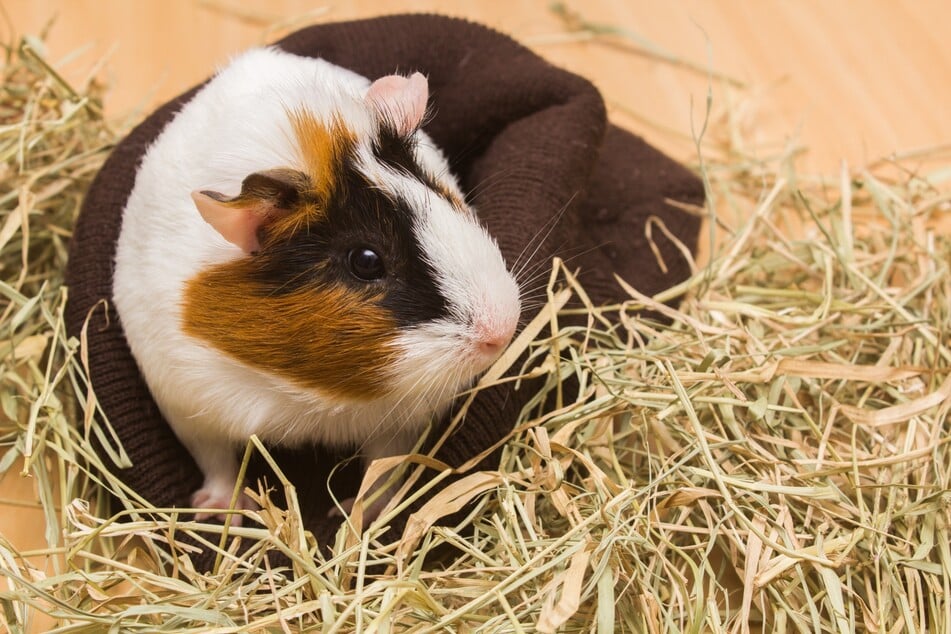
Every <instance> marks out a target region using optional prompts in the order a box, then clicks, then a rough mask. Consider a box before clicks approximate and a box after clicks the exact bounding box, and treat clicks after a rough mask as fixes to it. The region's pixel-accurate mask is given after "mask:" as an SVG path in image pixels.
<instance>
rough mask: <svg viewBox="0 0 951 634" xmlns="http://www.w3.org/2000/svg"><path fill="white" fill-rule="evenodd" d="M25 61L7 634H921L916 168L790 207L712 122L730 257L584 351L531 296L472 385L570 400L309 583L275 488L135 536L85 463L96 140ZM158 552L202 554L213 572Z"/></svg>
mask: <svg viewBox="0 0 951 634" xmlns="http://www.w3.org/2000/svg"><path fill="white" fill-rule="evenodd" d="M40 50H41V49H40V46H39V45H37V44H36V43H30V42H24V43H22V44H20V45H19V46H17V47H16V48H15V49H8V50H7V51H6V54H7V59H6V63H5V65H4V68H3V71H2V72H3V79H4V82H3V93H2V103H0V153H2V155H3V161H2V163H0V170H2V171H0V180H2V186H0V214H2V216H0V268H2V281H0V294H2V295H3V298H4V304H3V309H2V322H0V323H2V331H3V338H2V341H0V360H2V364H3V366H2V393H0V405H2V410H3V417H2V418H0V443H2V444H0V471H4V472H7V473H6V478H16V477H20V476H19V475H18V474H17V472H20V473H22V474H24V475H30V476H32V477H33V478H34V479H35V481H36V483H37V485H38V490H39V492H40V501H41V502H42V505H43V508H44V510H45V517H46V523H47V529H46V531H47V539H48V543H49V546H48V548H47V549H45V550H43V551H42V552H21V551H19V550H18V549H17V545H16V544H11V543H9V542H8V541H7V540H6V539H5V538H3V537H0V576H2V577H3V579H2V581H0V624H2V626H3V627H4V628H6V629H7V630H9V631H12V632H20V631H27V630H29V629H30V628H31V627H36V619H37V618H38V613H45V614H46V615H47V616H46V617H44V618H46V619H47V620H46V621H43V622H44V623H46V622H48V620H49V618H50V617H52V619H53V620H54V621H55V623H56V625H57V627H58V628H59V629H57V630H56V631H62V632H100V631H107V630H110V631H117V632H118V631H122V632H138V631H141V632H236V631H263V630H267V631H275V632H276V631H298V630H303V629H308V630H311V631H320V632H350V631H366V632H396V631H400V632H403V631H412V632H447V631H448V632H472V631H485V632H535V631H537V632H554V631H564V632H575V631H577V632H581V631H584V632H593V631H597V632H615V631H616V632H649V633H653V632H731V633H732V632H747V631H761V630H762V631H790V632H852V631H869V632H899V631H900V632H942V631H949V630H951V601H949V597H951V547H949V544H951V538H949V534H948V525H949V514H948V513H949V511H948V509H949V507H951V493H949V492H948V484H949V477H951V459H949V447H948V440H949V437H951V436H949V430H948V410H949V407H951V378H949V368H951V347H949V333H951V288H949V286H951V281H949V280H951V277H949V271H948V267H949V261H951V240H949V239H948V236H947V231H946V230H945V231H944V232H941V231H938V230H936V229H935V226H936V225H935V224H934V223H935V222H936V221H937V220H939V219H940V217H941V216H944V217H945V218H946V217H947V216H948V215H949V214H951V209H949V207H951V196H949V194H948V188H947V187H946V180H945V179H947V177H948V171H947V169H945V170H944V171H943V172H942V171H940V170H937V171H932V172H929V173H925V172H920V173H919V172H915V171H907V170H903V169H900V168H901V165H898V166H897V167H896V165H895V164H892V163H886V164H882V165H881V166H879V168H880V169H879V170H877V171H876V172H875V173H872V172H870V171H863V170H859V171H854V172H849V171H847V170H846V169H844V168H843V171H842V173H841V175H840V176H839V177H837V178H835V179H831V180H829V181H823V180H806V179H804V178H802V177H799V176H797V175H796V174H795V172H794V171H792V170H791V167H790V166H791V160H790V157H791V156H792V154H793V152H792V151H786V152H782V153H779V154H778V155H777V156H776V157H774V158H772V159H770V160H765V161H753V160H751V159H749V158H748V157H747V156H746V155H745V154H744V153H743V152H742V148H740V147H738V146H737V145H736V143H735V141H736V139H737V138H738V137H737V135H736V134H735V132H736V130H735V129H734V128H731V127H730V126H728V125H721V124H719V123H718V122H717V121H714V122H713V124H712V126H711V130H717V129H721V130H724V134H723V136H724V139H722V140H719V139H713V138H708V139H707V140H706V144H705V147H706V148H708V149H707V150H705V152H706V154H705V161H704V164H703V174H704V176H705V178H706V180H707V182H708V184H709V188H710V194H711V198H712V199H713V200H714V201H716V202H717V204H716V208H717V209H719V212H720V213H719V218H718V221H717V222H716V223H713V226H714V228H715V229H716V228H717V227H719V229H717V230H718V231H720V232H723V230H724V229H726V232H727V233H728V234H729V236H728V238H727V239H726V240H725V243H724V244H723V246H722V248H718V249H717V250H716V251H715V253H716V255H715V256H714V257H713V258H711V260H710V262H709V264H707V265H705V266H703V267H702V268H698V269H697V270H696V272H695V274H694V275H693V276H692V277H691V278H690V279H689V280H688V281H686V282H685V283H684V284H682V285H681V286H680V287H678V288H676V289H672V290H671V291H669V292H667V293H665V294H664V295H663V296H662V297H654V298H650V297H644V296H642V295H640V294H639V293H638V292H637V291H636V290H634V289H630V295H631V299H630V301H628V302H626V303H625V304H624V305H621V306H612V307H606V308H601V307H593V306H588V308H587V309H586V310H585V311H584V314H585V315H586V316H587V326H585V327H577V326H572V327H567V326H565V327H559V317H560V315H562V314H563V313H559V312H558V311H557V310H556V309H557V308H558V307H559V306H562V305H564V302H565V300H566V299H567V298H568V297H569V296H572V295H573V296H575V297H576V298H581V299H582V300H584V293H583V289H581V288H579V287H578V286H577V285H576V284H575V283H574V282H573V280H572V278H571V275H570V274H569V272H567V271H565V270H563V269H562V268H561V267H558V269H557V271H556V274H555V275H553V277H552V284H551V291H550V302H549V305H548V307H547V308H546V309H545V310H544V311H543V312H542V313H541V314H540V316H539V317H538V318H537V319H536V320H535V321H534V322H533V324H532V327H531V331H530V333H529V335H526V336H524V337H522V338H520V339H519V341H518V342H516V344H515V346H514V347H513V353H512V354H510V355H509V356H508V357H506V359H503V361H502V362H500V365H499V366H497V367H496V368H495V369H494V371H493V375H492V376H490V377H488V378H487V379H486V380H487V381H490V380H493V379H494V378H495V377H497V376H499V375H500V374H499V373H500V371H501V370H502V369H504V367H505V365H506V364H507V363H510V362H511V361H510V360H511V359H513V358H515V357H516V356H517V353H518V352H520V351H521V350H524V349H527V350H529V351H530V353H531V356H532V359H533V360H534V361H535V362H536V363H537V369H534V370H526V371H530V372H533V373H537V374H542V375H543V376H545V377H547V382H546V385H545V387H544V388H543V390H542V393H540V394H539V395H538V396H537V398H536V399H535V401H533V403H540V402H542V401H544V400H545V397H546V395H547V394H549V393H551V392H555V393H558V390H559V385H560V382H561V380H562V379H564V378H566V377H568V376H574V377H576V378H577V380H578V381H579V382H580V385H581V386H582V394H583V398H582V399H580V400H579V401H578V402H559V403H558V406H557V408H556V409H555V410H554V411H548V412H543V411H540V410H539V409H538V408H537V407H536V406H535V405H530V406H529V407H527V408H526V409H525V411H524V412H523V415H522V417H521V419H520V420H519V421H518V423H517V425H516V426H515V428H514V429H513V431H512V434H511V435H510V437H509V438H508V439H507V441H506V443H505V446H504V456H503V459H502V462H501V464H500V465H499V469H498V470H497V471H489V472H477V471H472V470H471V469H462V471H463V472H464V473H463V475H464V477H463V478H462V479H461V480H460V481H458V482H457V483H455V484H453V485H452V486H450V487H448V488H445V489H443V490H439V481H440V480H441V477H436V478H434V479H432V480H431V481H430V482H427V483H426V484H425V485H423V484H422V483H420V482H417V483H416V486H414V487H413V488H412V489H409V490H407V491H404V499H408V498H411V497H413V496H415V495H417V491H418V490H420V489H422V488H433V489H434V490H436V491H438V492H437V493H436V495H435V497H434V498H432V501H431V502H429V503H428V504H426V505H425V506H424V507H423V509H422V510H421V511H420V512H419V513H417V514H416V515H415V516H414V517H413V519H412V520H411V521H410V523H409V525H408V527H407V530H406V534H405V535H404V537H403V540H402V541H401V542H400V543H399V544H397V545H394V546H386V545H382V544H380V543H379V542H378V541H377V539H376V537H375V536H376V535H378V534H379V532H378V531H379V528H378V525H371V526H369V527H368V528H367V530H365V531H362V532H357V531H355V530H353V527H352V526H345V527H343V528H342V529H341V531H340V532H339V534H338V536H337V541H336V543H335V545H334V548H333V556H330V557H327V556H325V555H323V554H322V552H321V551H320V550H319V549H318V546H317V545H316V544H315V543H314V541H313V539H312V538H311V536H310V535H309V534H308V533H306V532H304V531H303V529H302V528H301V522H300V517H299V513H298V511H297V509H296V507H295V505H294V496H293V491H292V490H290V493H291V495H289V496H288V497H289V499H290V500H291V508H290V509H289V510H283V509H279V508H275V507H274V506H273V505H271V504H270V503H269V501H268V500H267V499H266V496H265V497H262V498H261V501H262V503H263V509H262V510H261V511H260V512H258V513H256V515H257V517H258V519H259V520H260V521H261V524H263V526H264V527H263V528H260V527H255V528H249V527H248V526H260V525H255V524H253V523H251V522H245V527H243V528H232V529H230V531H229V532H228V534H227V535H222V533H221V531H222V529H221V528H215V527H212V526H208V525H202V524H198V523H195V522H193V521H192V520H191V518H190V516H189V515H188V514H185V513H182V514H177V513H175V512H172V511H171V510H169V509H149V508H148V507H147V505H145V504H144V502H143V501H142V500H140V499H138V498H137V497H136V496H135V494H134V493H133V492H131V491H128V490H126V489H125V488H124V486H123V485H122V483H121V482H119V481H118V480H117V479H116V478H115V477H114V476H113V475H111V474H110V473H109V471H108V469H107V468H106V466H105V464H104V463H103V461H100V459H99V458H97V457H96V456H95V455H93V454H92V453H91V452H90V450H89V444H88V442H87V439H88V438H89V437H90V436H92V435H96V434H104V435H109V434H110V431H109V428H108V425H107V423H106V421H105V419H104V418H103V416H102V414H101V412H100V411H98V410H97V409H96V402H95V396H94V394H92V393H91V392H90V391H89V387H88V383H87V380H86V378H85V376H86V373H85V371H84V369H83V367H84V364H85V363H86V359H84V358H83V357H82V354H81V348H80V347H79V342H77V341H75V340H70V339H68V338H67V337H66V336H65V331H64V327H63V319H62V312H63V303H64V300H65V297H66V293H67V290H66V289H65V288H63V285H62V271H63V265H64V261H65V253H66V244H67V242H68V239H69V235H70V228H71V226H72V224H73V222H74V220H75V217H76V213H77V210H78V207H79V204H80V199H81V196H82V192H83V190H84V188H85V186H86V185H87V184H88V182H89V180H90V178H91V176H92V175H93V173H94V172H95V170H96V169H97V167H98V166H99V165H100V164H101V162H102V160H103V159H104V157H105V156H106V154H107V153H108V150H109V148H110V144H111V143H113V142H114V140H115V138H116V135H115V134H114V133H113V132H112V131H111V130H110V129H109V127H108V126H107V125H106V123H105V122H104V121H103V119H102V116H101V111H100V108H99V106H98V94H99V93H98V89H97V87H96V86H95V85H94V84H87V85H85V86H82V87H81V88H73V87H70V86H69V85H67V84H66V83H65V82H63V81H62V80H61V79H60V78H59V77H58V76H57V75H56V73H55V72H54V71H53V70H52V69H51V68H50V67H49V66H48V65H47V64H46V63H45V62H44V61H43V57H42V55H41V53H40ZM711 134H712V133H711ZM945 158H946V157H945ZM946 164H947V163H945V165H946ZM886 174H891V175H892V176H890V177H888V176H886ZM740 217H742V218H745V219H746V220H744V221H742V223H737V224H736V228H735V231H732V232H731V231H729V225H730V223H731V222H732V220H729V219H732V218H740ZM945 227H947V224H945ZM651 230H652V231H654V232H656V231H662V230H663V227H660V226H657V225H652V228H651ZM676 297H682V298H683V302H682V304H681V305H680V308H679V309H674V308H670V307H668V306H667V305H665V303H664V302H665V301H667V300H670V299H673V298H676ZM644 308H647V309H651V310H654V311H656V312H658V313H661V314H663V315H664V316H665V317H666V318H667V319H669V320H670V323H669V324H660V323H653V322H650V321H645V320H642V319H639V318H638V316H637V314H638V311H639V310H641V309H644ZM573 323H574V322H573ZM250 450H251V451H263V448H261V447H260V446H258V445H257V444H256V443H252V445H251V446H250ZM114 459H115V460H116V461H120V462H121V461H122V460H124V459H125V458H124V456H123V455H121V454H117V455H116V456H114ZM107 462H108V461H107ZM419 462H423V463H426V464H430V466H433V464H434V463H433V461H432V460H426V459H423V458H420V459H419ZM436 466H437V467H438V465H436ZM288 486H289V485H288ZM106 490H108V491H111V492H112V493H114V494H116V495H118V496H119V497H120V498H121V500H122V503H121V505H120V506H121V507H120V508H119V509H111V510H110V509H109V508H108V507H107V506H106V504H105V497H106V496H105V495H104V491H106ZM8 508H9V507H6V508H5V510H4V511H3V512H9V510H7V509H8ZM456 508H459V509H466V511H467V516H466V519H465V520H464V521H462V522H461V523H460V524H458V525H452V526H439V525H438V520H439V518H440V517H442V516H443V515H444V514H446V513H447V512H448V511H451V510H453V509H456ZM398 510H399V508H398V507H397V508H395V509H393V510H392V511H391V512H390V513H385V514H384V516H383V518H382V523H385V521H386V519H387V518H388V517H390V516H391V514H392V513H393V512H397V511H398ZM144 511H148V512H147V513H146V512H144ZM353 519H354V524H358V523H359V520H358V518H353ZM186 533H187V534H192V535H195V536H198V537H199V538H200V539H202V540H204V541H205V542H206V543H207V544H208V545H209V547H211V548H214V549H216V550H217V551H218V552H219V557H218V565H217V567H216V570H215V572H214V573H213V574H200V573H198V572H196V571H195V570H194V568H193V567H192V564H191V559H190V551H189V550H188V548H187V547H186V546H184V545H182V544H180V543H178V540H179V538H180V536H181V535H183V534H186ZM236 539H241V540H243V541H244V542H245V543H247V542H249V541H250V542H252V543H253V545H252V546H251V547H250V548H249V549H248V550H247V551H246V552H244V553H243V554H241V555H238V554H236V552H237V550H236V548H235V544H236V542H235V540H236ZM273 550H278V551H281V552H283V553H284V554H285V555H287V556H288V557H289V558H290V560H291V561H292V562H293V566H292V569H275V568H272V567H271V566H269V564H268V560H267V558H266V554H267V552H269V551H273Z"/></svg>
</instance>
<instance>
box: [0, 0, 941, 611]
mask: <svg viewBox="0 0 951 634" xmlns="http://www.w3.org/2000/svg"><path fill="white" fill-rule="evenodd" d="M395 6H398V7H399V9H401V10H407V11H439V12H442V13H447V14H451V15H457V16H463V17H467V18H470V19H473V20H477V21H480V22H483V23H486V24H488V25H490V26H493V27H495V28H497V29H500V30H502V31H504V32H506V33H508V34H510V35H512V36H514V37H515V38H517V39H519V40H521V41H523V42H525V43H526V44H528V45H529V46H531V47H532V48H533V49H535V50H536V51H537V52H539V53H540V54H541V55H543V56H545V57H546V58H548V59H550V60H551V61H552V62H554V63H556V64H559V65H561V66H564V67H566V68H568V69H570V70H572V71H574V72H576V73H579V74H581V75H584V76H586V77H588V78H589V79H591V80H592V81H593V82H594V83H595V84H596V85H597V86H598V87H599V88H600V89H601V91H602V92H603V94H604V96H605V98H606V100H607V102H608V103H609V105H610V107H611V112H612V117H613V118H615V120H617V121H619V122H621V123H622V124H623V125H625V126H627V127H629V128H630V129H633V130H634V131H635V132H637V133H639V134H641V135H643V136H645V137H646V138H647V139H648V140H649V141H650V142H651V143H653V144H655V145H657V146H659V147H660V148H661V149H663V150H665V151H667V152H668V153H670V154H672V155H673V156H674V157H676V158H678V159H681V160H685V161H688V162H692V161H694V158H695V151H694V144H693V141H692V139H691V134H692V133H691V129H692V126H694V127H697V126H699V124H700V121H701V119H702V115H703V112H704V107H705V100H706V98H707V94H708V91H709V92H710V93H711V94H712V97H713V108H714V110H715V111H723V110H725V109H727V108H728V107H729V108H731V109H732V111H733V112H734V113H738V114H739V115H741V118H740V120H739V122H738V125H739V126H740V128H741V129H742V130H743V131H744V133H745V134H746V135H747V137H748V139H749V142H750V144H751V145H750V147H751V148H752V151H754V152H756V151H768V148H769V147H771V146H772V147H778V146H781V145H782V144H783V143H787V142H789V141H791V140H795V141H798V143H800V144H801V145H803V146H804V147H806V148H808V152H807V153H806V154H805V156H803V157H801V158H800V159H799V167H800V169H803V170H806V171H818V172H823V173H830V172H832V171H834V170H838V166H839V163H840V161H843V160H844V161H847V162H848V163H849V164H850V165H859V164H863V163H865V162H867V161H870V160H873V159H877V158H879V157H881V156H884V155H888V154H890V153H893V152H897V151H902V150H908V149H913V148H920V147H930V146H938V145H944V146H951V115H949V108H948V105H947V104H949V103H951V82H949V81H948V78H949V77H951V38H949V37H947V34H946V31H947V25H948V24H951V3H948V2H946V1H944V0H917V1H916V2H905V3H897V2H891V1H890V0H868V1H863V2H824V1H821V0H798V1H796V2H792V1H779V0H769V1H761V2H747V1H740V0H721V1H720V2H709V1H701V0H670V1H667V2H657V1H654V0H636V1H631V0H586V1H585V2H580V1H572V2H569V3H568V7H569V9H570V10H573V11H578V12H580V14H581V15H582V16H583V17H584V18H585V19H586V20H588V21H591V22H594V23H598V24H603V25H611V26H613V27H615V28H617V29H621V30H624V31H626V32H627V34H628V36H629V37H628V38H626V39H625V38H615V39H613V40H612V42H611V43H604V42H596V41H592V40H586V39H584V38H579V37H578V36H571V35H568V34H567V32H566V29H565V24H564V22H563V21H562V20H561V19H560V18H559V17H558V16H557V15H555V14H554V13H553V12H552V11H551V10H550V8H549V6H548V3H547V2H546V1H539V0H505V1H500V0H487V1H485V2H479V3H476V2H462V1H460V0H444V1H442V2H435V1H424V0H404V1H403V2H400V3H398V4H397V3H384V2H382V1H380V0H376V1H352V2H350V1H341V2H337V3H335V4H332V5H330V4H328V5H320V4H315V3H314V2H311V1H307V0H242V1H241V2H238V1H228V0H223V1H206V2H199V1H189V0H139V1H130V0H14V1H12V2H10V1H7V2H6V3H5V4H3V5H2V7H3V9H5V12H6V14H7V16H8V18H9V20H8V24H7V25H6V26H4V27H2V28H3V32H0V35H2V37H4V38H5V39H6V40H8V41H9V40H10V39H11V38H12V37H14V35H15V34H24V33H30V34H36V33H38V32H40V30H41V29H42V28H43V27H44V25H45V24H47V22H48V20H49V19H50V17H51V16H54V15H55V16H56V21H55V23H54V24H53V26H52V29H51V31H50V36H49V38H48V47H49V51H50V53H51V57H52V59H54V60H57V59H59V60H62V68H63V69H64V74H65V75H66V76H67V77H68V78H70V79H71V80H73V81H77V82H81V81H85V80H86V73H87V72H88V69H89V67H90V65H91V64H92V63H93V62H95V61H96V60H99V59H101V58H102V57H104V56H106V55H108V59H107V60H106V62H105V67H104V70H103V71H102V73H100V77H101V78H102V79H103V80H104V81H106V82H107V83H108V85H109V86H110V87H111V88H110V90H109V93H108V95H107V99H106V108H107V112H108V113H109V114H110V115H111V116H113V117H133V118H139V117H140V116H141V114H142V113H144V112H147V111H149V110H150V109H151V108H153V107H154V106H155V105H157V104H158V103H160V102H162V101H164V100H166V99H168V98H170V97H172V96H174V95H176V94H178V93H179V92H181V91H182V90H184V89H185V88H187V87H189V86H190V85H192V84H194V83H196V82H198V81H199V80H201V79H202V78H204V77H206V76H207V75H208V74H209V72H210V71H212V70H213V69H214V68H215V66H216V65H219V64H222V63H224V62H226V60H227V59H228V57H229V56H231V55H234V54H235V53H237V52H239V51H241V50H243V49H245V48H247V47H249V46H252V45H256V44H261V43H263V42H265V41H268V40H270V39H274V37H276V36H278V35H280V34H281V33H284V32H286V31H287V30H289V29H291V28H293V27H298V26H303V25H304V24H307V23H310V22H313V21H323V20H343V19H350V18H358V17H367V16H372V15H375V14H378V13H380V12H392V11H393V10H394V7H395ZM2 23H3V22H2V21H0V24H2ZM269 24H270V25H277V26H275V27H274V28H272V29H270V30H268V29H266V28H265V27H266V25H269ZM15 471H16V470H11V472H10V473H8V474H7V475H6V476H5V477H3V478H2V479H0V534H2V535H4V536H6V538H7V539H9V540H11V541H12V543H14V544H15V545H16V546H17V547H18V548H20V549H32V548H41V547H43V546H44V545H45V538H44V537H43V530H44V528H43V526H44V524H43V517H42V514H41V513H40V511H39V510H38V507H37V505H36V497H35V493H34V490H33V486H32V483H31V482H30V481H29V480H28V479H24V478H21V477H20V476H19V475H18V474H17V473H16V472H15ZM37 628H39V629H42V628H43V624H42V623H41V624H38V625H37Z"/></svg>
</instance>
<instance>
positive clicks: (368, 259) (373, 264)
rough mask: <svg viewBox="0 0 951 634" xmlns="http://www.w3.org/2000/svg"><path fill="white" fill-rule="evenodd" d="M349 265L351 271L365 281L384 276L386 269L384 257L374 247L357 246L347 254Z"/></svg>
mask: <svg viewBox="0 0 951 634" xmlns="http://www.w3.org/2000/svg"><path fill="white" fill-rule="evenodd" d="M347 266H349V267H350V272H351V273H353V275H354V276H355V277H356V278H357V279H359V280H363V281H364V282H372V281H374V280H378V279H380V278H382V277H383V276H384V275H385V274H386V271H385V270H384V269H383V258H381V257H380V256H379V255H378V254H377V252H376V251H374V250H373V249H367V248H364V247H357V248H356V249H351V250H350V253H348V254H347Z"/></svg>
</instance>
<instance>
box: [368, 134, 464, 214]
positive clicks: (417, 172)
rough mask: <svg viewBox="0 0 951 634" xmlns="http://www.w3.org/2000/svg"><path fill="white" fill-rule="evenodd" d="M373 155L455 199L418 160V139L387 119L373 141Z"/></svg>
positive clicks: (435, 190) (452, 201)
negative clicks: (405, 135)
mask: <svg viewBox="0 0 951 634" xmlns="http://www.w3.org/2000/svg"><path fill="white" fill-rule="evenodd" d="M373 156H374V157H376V159H377V160H379V161H380V162H381V163H383V164H384V165H387V166H389V167H390V168H392V169H393V170H394V171H397V172H400V173H403V174H406V175H407V176H411V177H413V178H415V179H416V180H418V181H419V182H420V183H422V184H423V185H425V186H426V187H427V188H429V189H431V190H433V191H434V192H436V193H437V194H439V195H440V196H442V197H443V198H445V199H446V200H448V201H449V202H450V203H453V204H455V202H456V201H455V200H453V198H452V197H451V196H450V195H449V192H448V190H447V189H446V188H445V187H444V186H443V185H442V184H441V183H440V182H439V181H438V180H436V176H435V175H434V174H430V173H429V172H427V171H426V170H424V169H423V167H422V166H421V165H420V164H419V163H418V162H417V161H416V139H415V138H413V137H404V136H401V135H400V134H399V133H398V132H397V131H396V127H395V126H394V125H392V124H390V123H387V122H386V121H383V122H382V123H381V125H380V134H379V136H378V137H377V139H376V141H375V142H374V143H373Z"/></svg>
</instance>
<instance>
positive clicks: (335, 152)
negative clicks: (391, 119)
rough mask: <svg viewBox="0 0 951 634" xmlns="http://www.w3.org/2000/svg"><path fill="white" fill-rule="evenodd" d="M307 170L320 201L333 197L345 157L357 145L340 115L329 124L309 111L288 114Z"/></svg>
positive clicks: (313, 191)
mask: <svg viewBox="0 0 951 634" xmlns="http://www.w3.org/2000/svg"><path fill="white" fill-rule="evenodd" d="M288 117H289V118H290V121H291V126H292V127H293V129H294V136H295V138H296V141H297V146H298V148H299V149H300V154H301V160H302V161H303V164H304V172H305V173H306V174H307V175H308V176H310V179H311V192H312V193H313V194H314V195H315V196H316V198H317V199H318V200H321V201H325V200H330V197H331V196H332V195H333V193H334V190H335V189H336V187H337V184H338V183H339V182H340V177H341V174H342V172H343V160H344V158H345V157H346V156H347V154H348V153H349V152H350V151H351V150H352V149H353V146H354V145H355V144H356V137H355V135H354V133H353V131H352V130H350V128H348V127H347V126H346V124H345V123H343V121H341V120H340V119H339V118H337V117H334V118H333V120H332V121H331V122H330V125H329V126H328V125H325V124H324V122H322V121H320V120H318V119H317V118H316V117H315V116H314V114H313V113H312V112H310V111H308V110H295V111H293V112H289V113H288Z"/></svg>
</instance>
